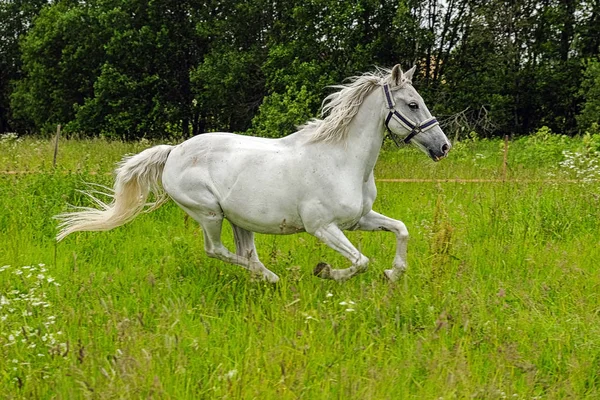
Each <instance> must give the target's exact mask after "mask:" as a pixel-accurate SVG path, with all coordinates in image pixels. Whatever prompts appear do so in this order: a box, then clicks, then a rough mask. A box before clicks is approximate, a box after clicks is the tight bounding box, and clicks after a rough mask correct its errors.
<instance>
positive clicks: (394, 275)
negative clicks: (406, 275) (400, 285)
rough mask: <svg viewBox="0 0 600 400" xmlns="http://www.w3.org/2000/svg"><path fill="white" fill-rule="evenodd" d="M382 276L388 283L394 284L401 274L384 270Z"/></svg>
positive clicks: (393, 270)
mask: <svg viewBox="0 0 600 400" xmlns="http://www.w3.org/2000/svg"><path fill="white" fill-rule="evenodd" d="M383 275H384V276H385V277H386V278H387V279H388V281H390V282H396V281H397V280H398V279H400V277H401V276H402V272H398V271H397V270H395V269H386V270H384V271H383Z"/></svg>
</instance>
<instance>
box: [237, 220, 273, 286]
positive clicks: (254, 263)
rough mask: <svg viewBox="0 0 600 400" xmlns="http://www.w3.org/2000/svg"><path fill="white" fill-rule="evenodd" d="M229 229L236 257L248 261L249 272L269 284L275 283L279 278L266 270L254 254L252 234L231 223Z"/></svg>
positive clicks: (256, 254) (255, 253)
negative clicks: (233, 240) (230, 229)
mask: <svg viewBox="0 0 600 400" xmlns="http://www.w3.org/2000/svg"><path fill="white" fill-rule="evenodd" d="M229 223H230V224H231V228H232V229H233V237H234V239H235V248H236V256H237V257H241V258H244V259H248V261H249V263H250V265H251V267H250V268H249V269H250V270H251V271H253V272H255V273H258V274H260V275H262V276H263V277H264V278H265V279H266V280H267V281H269V282H277V281H278V280H279V277H278V276H277V275H275V274H274V273H273V272H272V271H270V270H269V269H267V267H265V266H264V264H263V263H262V262H260V260H259V259H258V253H257V252H256V246H255V245H254V232H251V231H248V230H246V229H244V228H240V227H239V226H237V225H235V224H233V223H232V222H231V221H230V222H229Z"/></svg>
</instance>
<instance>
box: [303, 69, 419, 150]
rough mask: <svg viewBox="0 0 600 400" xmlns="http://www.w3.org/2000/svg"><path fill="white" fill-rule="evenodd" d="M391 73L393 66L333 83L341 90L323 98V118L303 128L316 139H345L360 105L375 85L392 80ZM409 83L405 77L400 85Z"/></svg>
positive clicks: (326, 140)
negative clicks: (341, 82)
mask: <svg viewBox="0 0 600 400" xmlns="http://www.w3.org/2000/svg"><path fill="white" fill-rule="evenodd" d="M390 74H391V70H389V69H385V68H377V70H376V71H375V72H367V73H365V74H363V75H360V76H353V77H351V78H348V81H349V83H348V84H345V85H333V86H331V87H332V88H336V89H340V90H339V91H337V92H335V93H332V94H330V95H329V96H327V97H326V98H325V99H324V100H323V104H322V109H321V116H322V117H323V119H313V120H311V121H309V122H307V123H306V124H305V125H302V126H300V127H299V130H302V131H305V132H307V133H309V134H310V135H311V141H312V142H328V141H329V142H334V141H341V140H344V139H345V138H346V136H347V134H348V126H349V124H350V122H351V121H352V118H353V117H354V116H355V115H356V113H357V112H358V107H360V105H361V104H362V102H363V100H364V98H365V96H366V95H367V94H368V93H369V92H371V90H372V89H373V87H375V86H380V85H382V84H383V83H384V82H385V81H388V80H390V79H391V77H390ZM389 83H392V82H389ZM406 83H410V81H409V80H403V81H402V82H400V85H398V86H396V88H397V87H400V86H402V85H404V84H406ZM392 84H393V83H392Z"/></svg>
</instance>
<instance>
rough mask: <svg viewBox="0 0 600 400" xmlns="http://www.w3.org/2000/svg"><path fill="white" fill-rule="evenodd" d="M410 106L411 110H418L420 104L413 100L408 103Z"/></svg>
mask: <svg viewBox="0 0 600 400" xmlns="http://www.w3.org/2000/svg"><path fill="white" fill-rule="evenodd" d="M408 107H409V108H410V109H411V110H418V109H419V105H418V104H417V103H415V102H414V101H413V102H411V103H408Z"/></svg>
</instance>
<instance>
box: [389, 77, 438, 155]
mask: <svg viewBox="0 0 600 400" xmlns="http://www.w3.org/2000/svg"><path fill="white" fill-rule="evenodd" d="M383 94H384V97H385V101H386V103H387V108H388V110H390V111H389V112H388V115H387V117H386V118H385V127H386V128H387V130H388V131H389V132H390V133H392V130H391V129H390V127H389V123H390V120H391V119H392V118H394V119H395V120H396V122H398V123H399V124H400V125H402V126H403V127H405V128H406V129H408V130H409V131H410V133H409V134H408V136H406V137H405V138H404V140H403V141H404V143H406V144H408V143H410V141H411V139H412V138H414V137H415V136H417V135H418V134H419V133H421V132H425V131H427V130H429V129H431V128H433V127H434V126H436V125H439V122H438V120H437V119H435V117H431V118H428V119H426V120H425V121H422V122H421V123H417V122H413V121H412V120H411V119H410V118H407V117H406V116H404V115H402V113H400V111H398V110H396V109H395V108H394V105H395V103H394V98H393V97H392V93H391V90H390V85H389V84H387V83H384V84H383ZM390 136H391V137H392V139H393V140H394V143H396V146H398V147H399V146H400V143H398V137H396V135H395V134H393V133H392V134H391V135H390Z"/></svg>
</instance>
